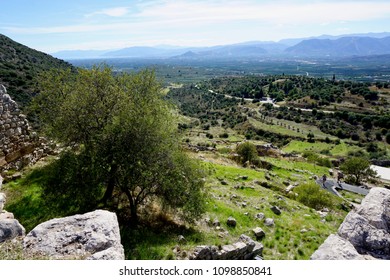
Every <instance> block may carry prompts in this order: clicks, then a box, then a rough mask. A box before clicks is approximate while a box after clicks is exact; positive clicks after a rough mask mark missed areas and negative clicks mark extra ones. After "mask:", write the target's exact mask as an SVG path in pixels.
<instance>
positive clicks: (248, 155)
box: [236, 142, 257, 164]
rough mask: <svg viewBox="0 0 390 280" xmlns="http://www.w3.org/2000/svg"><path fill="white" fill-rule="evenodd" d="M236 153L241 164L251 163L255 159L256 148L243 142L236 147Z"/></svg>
mask: <svg viewBox="0 0 390 280" xmlns="http://www.w3.org/2000/svg"><path fill="white" fill-rule="evenodd" d="M236 153H237V154H238V155H239V156H240V160H241V163H242V164H244V163H245V162H247V161H249V162H252V161H253V160H255V159H256V158H257V149H256V146H255V145H253V144H252V143H250V142H244V143H242V144H240V145H238V146H237V148H236Z"/></svg>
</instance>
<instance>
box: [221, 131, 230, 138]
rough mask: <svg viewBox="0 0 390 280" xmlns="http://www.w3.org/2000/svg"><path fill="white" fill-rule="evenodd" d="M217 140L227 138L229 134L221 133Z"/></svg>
mask: <svg viewBox="0 0 390 280" xmlns="http://www.w3.org/2000/svg"><path fill="white" fill-rule="evenodd" d="M219 138H229V134H228V133H227V132H224V133H221V134H220V135H219Z"/></svg>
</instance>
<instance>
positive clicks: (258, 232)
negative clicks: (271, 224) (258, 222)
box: [252, 227, 265, 240]
mask: <svg viewBox="0 0 390 280" xmlns="http://www.w3.org/2000/svg"><path fill="white" fill-rule="evenodd" d="M252 232H253V234H254V235H255V237H256V239H257V240H259V239H262V238H263V237H264V236H265V232H264V230H263V229H262V228H260V227H257V228H254V229H252Z"/></svg>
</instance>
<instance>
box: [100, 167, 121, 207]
mask: <svg viewBox="0 0 390 280" xmlns="http://www.w3.org/2000/svg"><path fill="white" fill-rule="evenodd" d="M116 171H117V166H116V165H113V166H112V167H111V170H110V172H109V174H108V182H107V189H106V192H105V193H104V196H103V198H102V199H101V202H102V203H103V204H104V205H107V201H108V200H109V199H110V198H111V197H112V194H113V192H114V188H115V173H116Z"/></svg>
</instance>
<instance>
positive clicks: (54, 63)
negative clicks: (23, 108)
mask: <svg viewBox="0 0 390 280" xmlns="http://www.w3.org/2000/svg"><path fill="white" fill-rule="evenodd" d="M70 67H72V65H71V64H69V63H67V62H65V61H63V60H60V59H57V58H54V57H52V56H51V55H48V54H45V53H43V52H40V51H37V50H34V49H31V48H29V47H27V46H24V45H22V44H20V43H18V42H15V41H13V40H11V39H10V38H8V37H6V36H4V35H2V34H0V83H1V84H3V85H4V86H6V88H7V92H8V93H9V94H10V96H11V97H12V98H13V99H14V100H15V101H16V102H18V103H19V104H20V105H26V104H28V103H29V101H30V100H31V97H32V96H33V95H34V93H35V90H34V83H35V79H36V77H37V76H38V74H39V73H40V72H41V71H44V70H48V69H51V68H70Z"/></svg>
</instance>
